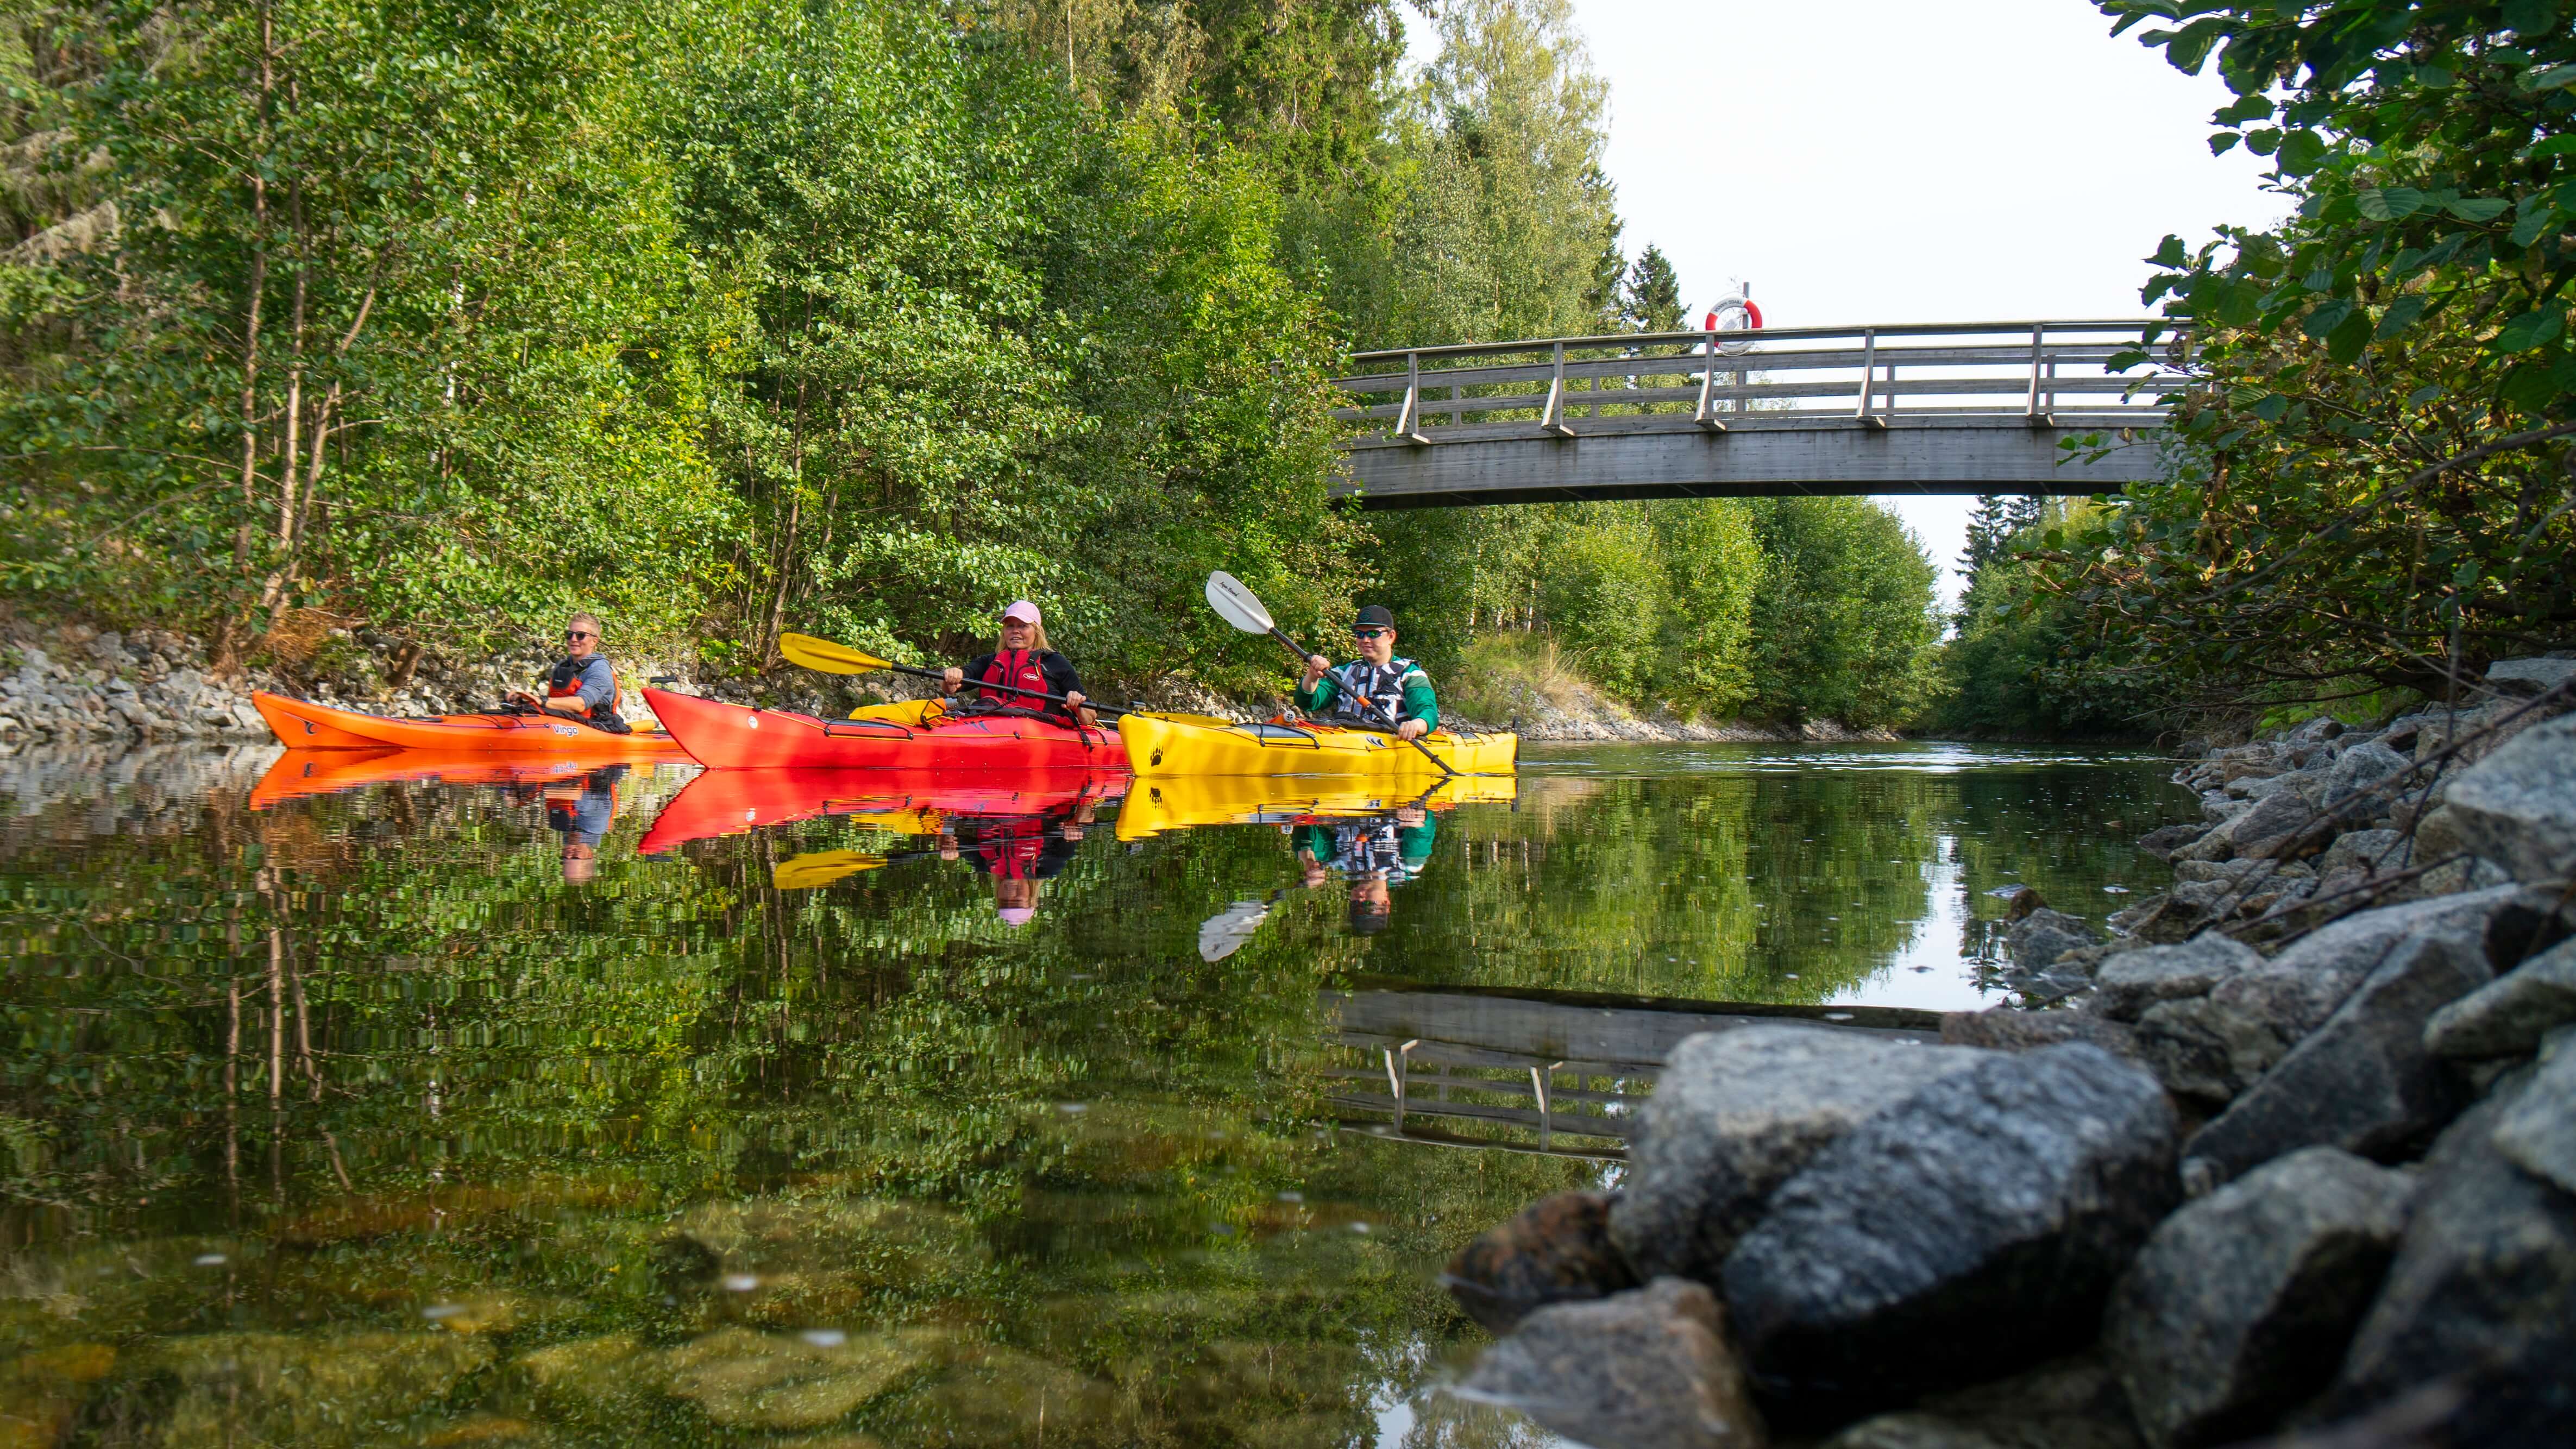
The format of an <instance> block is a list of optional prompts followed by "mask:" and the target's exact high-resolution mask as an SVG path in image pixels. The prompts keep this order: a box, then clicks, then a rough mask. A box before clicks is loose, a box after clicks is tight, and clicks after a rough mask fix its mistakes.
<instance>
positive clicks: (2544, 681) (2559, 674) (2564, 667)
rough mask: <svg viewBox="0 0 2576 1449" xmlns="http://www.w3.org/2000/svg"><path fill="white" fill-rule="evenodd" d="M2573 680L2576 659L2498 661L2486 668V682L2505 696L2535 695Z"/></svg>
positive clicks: (2575, 671)
mask: <svg viewBox="0 0 2576 1449" xmlns="http://www.w3.org/2000/svg"><path fill="white" fill-rule="evenodd" d="M2570 678H2576V659H2551V658H2548V657H2546V656H2543V657H2541V658H2537V659H2499V660H2497V661H2496V662H2495V663H2493V664H2490V665H2488V666H2487V683H2489V684H2491V685H2494V686H2496V688H2497V689H2498V690H2499V691H2501V692H2503V693H2506V694H2517V695H2526V696H2527V695H2537V694H2546V693H2548V692H2549V691H2550V690H2553V689H2556V688H2557V687H2558V686H2560V685H2562V684H2565V683H2566V682H2567V681H2568V680H2569V679H2570Z"/></svg>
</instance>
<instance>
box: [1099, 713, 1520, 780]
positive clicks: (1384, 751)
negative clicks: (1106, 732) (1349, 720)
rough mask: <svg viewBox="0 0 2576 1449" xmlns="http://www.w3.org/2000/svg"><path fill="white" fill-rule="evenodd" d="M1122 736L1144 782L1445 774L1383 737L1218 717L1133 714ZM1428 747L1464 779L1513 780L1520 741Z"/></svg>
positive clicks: (1431, 738)
mask: <svg viewBox="0 0 2576 1449" xmlns="http://www.w3.org/2000/svg"><path fill="white" fill-rule="evenodd" d="M1118 733H1119V736H1120V737H1121V738H1122V739H1124V740H1125V741H1126V742H1127V754H1128V756H1129V758H1130V759H1131V760H1132V761H1133V762H1134V766H1135V770H1136V773H1137V774H1139V775H1356V776H1361V777H1364V778H1368V779H1387V778H1402V779H1414V778H1417V777H1418V778H1421V779H1424V780H1426V781H1427V780H1431V779H1437V778H1439V777H1440V771H1439V767H1438V766H1435V765H1433V764H1432V763H1431V761H1429V760H1427V759H1425V758H1423V755H1422V751H1420V750H1417V749H1414V748H1413V747H1412V746H1410V745H1407V744H1406V743H1404V742H1403V741H1402V740H1399V739H1397V738H1396V737H1395V736H1393V735H1391V734H1388V733H1386V732H1385V731H1383V730H1362V729H1344V728H1342V727H1341V726H1339V725H1326V724H1289V723H1285V722H1282V721H1277V720H1270V721H1260V722H1254V723H1246V724H1238V723H1236V722H1235V721H1233V720H1225V719H1218V718H1216V717H1215V716H1213V715H1197V714H1131V715H1128V716H1127V717H1126V718H1124V719H1122V720H1120V721H1119V722H1118ZM1422 742H1423V744H1425V745H1426V746H1428V747H1429V748H1430V750H1431V752H1432V753H1433V754H1435V755H1438V756H1439V757H1440V759H1441V761H1442V762H1443V763H1445V764H1447V765H1448V766H1449V768H1450V769H1452V770H1455V771H1457V772H1458V773H1460V774H1462V775H1480V774H1498V773H1509V772H1510V770H1511V768H1512V762H1513V761H1514V760H1515V759H1517V758H1518V757H1519V755H1520V745H1521V741H1520V736H1518V735H1513V734H1490V735H1486V734H1466V733H1451V732H1450V731H1448V730H1434V731H1432V732H1431V733H1430V734H1428V735H1425V736H1423V740H1422Z"/></svg>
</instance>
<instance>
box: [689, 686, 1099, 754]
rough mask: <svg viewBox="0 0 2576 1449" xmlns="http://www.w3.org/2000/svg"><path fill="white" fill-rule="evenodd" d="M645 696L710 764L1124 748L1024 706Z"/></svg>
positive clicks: (1087, 751)
mask: <svg viewBox="0 0 2576 1449" xmlns="http://www.w3.org/2000/svg"><path fill="white" fill-rule="evenodd" d="M644 699H645V701H646V703H648V704H650V705H651V706H652V707H653V715H654V717H655V718H656V719H659V720H660V721H662V724H663V725H664V727H665V728H667V729H669V730H670V731H671V733H672V734H674V735H676V736H678V737H679V740H680V743H681V744H682V745H683V746H684V747H686V748H687V750H688V752H689V754H690V755H691V756H692V757H693V758H695V759H696V760H697V762H698V763H699V764H702V765H705V766H708V767H709V768H711V769H723V770H746V769H842V770H848V769H912V770H958V769H977V770H994V769H1001V770H1023V769H1034V768H1056V769H1067V768H1069V769H1077V770H1081V769H1093V770H1124V769H1126V768H1127V751H1126V748H1125V746H1123V745H1121V744H1120V743H1119V741H1118V736H1117V735H1116V734H1115V733H1113V732H1111V731H1109V730H1103V729H1077V728H1075V727H1074V726H1072V725H1066V724H1058V723H1056V722H1054V721H1053V720H1044V719H1033V718H1030V717H1028V716H1026V715H1018V714H1000V715H996V714H984V715H949V716H947V717H946V718H943V719H940V720H938V721H936V722H934V723H931V724H928V725H920V724H912V723H907V722H905V721H903V720H899V719H891V718H886V717H884V716H882V715H879V716H876V717H872V718H865V719H835V720H825V719H817V718H815V717H814V716H812V715H810V714H797V713H795V712H794V711H792V710H783V709H749V708H746V707H744V706H742V705H738V704H726V703H725V702H723V701H722V700H715V699H700V698H698V697H696V696H694V695H687V694H671V693H667V692H665V691H663V690H659V689H648V690H646V691H644Z"/></svg>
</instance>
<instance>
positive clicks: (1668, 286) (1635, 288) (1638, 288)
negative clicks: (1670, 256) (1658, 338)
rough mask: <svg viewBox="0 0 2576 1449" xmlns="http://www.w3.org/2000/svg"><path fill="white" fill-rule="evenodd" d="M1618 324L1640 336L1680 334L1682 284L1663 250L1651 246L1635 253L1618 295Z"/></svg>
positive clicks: (1647, 245) (1648, 244) (1648, 245)
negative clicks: (1623, 323)
mask: <svg viewBox="0 0 2576 1449" xmlns="http://www.w3.org/2000/svg"><path fill="white" fill-rule="evenodd" d="M1619 316H1620V320H1621V321H1623V322H1625V323H1627V324H1628V325H1629V326H1630V327H1632V328H1634V329H1636V330H1637V331H1639V332H1679V331H1681V330H1682V283H1681V278H1680V277H1679V276H1678V275H1676V274H1675V273H1674V271H1673V264H1672V262H1671V261H1669V260H1667V259H1666V258H1665V256H1664V253H1663V249H1662V248H1660V247H1658V246H1656V245H1654V244H1653V243H1652V242H1649V243H1647V244H1646V249H1645V250H1644V251H1642V252H1639V253H1637V260H1636V263H1635V265H1633V266H1631V267H1629V268H1628V280H1627V281H1626V283H1624V284H1623V286H1622V289H1621V291H1620V294H1619Z"/></svg>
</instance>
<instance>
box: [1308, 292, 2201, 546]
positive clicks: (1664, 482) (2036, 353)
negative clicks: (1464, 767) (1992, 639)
mask: <svg viewBox="0 0 2576 1449" xmlns="http://www.w3.org/2000/svg"><path fill="white" fill-rule="evenodd" d="M2148 325H2149V324H2146V323H2142V322H2134V321H2118V322H2008V323H1956V324H1937V325H1935V324H1923V325H1909V326H1904V327H1858V328H1806V329H1798V330H1794V331H1789V330H1783V331H1776V332H1760V333H1752V332H1718V333H1665V334H1656V335H1648V336H1613V337H1577V338H1562V339H1547V340H1543V341H1535V342H1508V343H1493V344H1474V345H1468V346H1459V347H1436V348H1418V349H1413V350H1409V351H1400V352H1378V353H1365V354H1361V355H1360V356H1359V357H1357V358H1355V359H1354V362H1355V363H1357V364H1360V365H1362V366H1366V367H1369V370H1368V371H1365V372H1361V373H1358V374H1355V375H1353V376H1351V377H1347V378H1343V379H1341V380H1340V382H1339V383H1338V386H1340V387H1341V388H1342V389H1343V390H1344V391H1345V392H1347V393H1349V394H1351V395H1352V397H1353V404H1352V405H1351V406H1349V407H1346V408H1343V409H1341V410H1339V412H1338V414H1337V415H1338V416H1340V417H1342V418H1344V419H1346V420H1348V421H1351V422H1354V423H1358V424H1361V425H1362V426H1363V431H1361V432H1359V433H1358V434H1356V435H1354V436H1353V437H1352V438H1350V439H1349V440H1347V441H1346V442H1345V443H1344V445H1343V449H1344V456H1345V460H1346V462H1347V463H1348V465H1349V469H1350V476H1349V478H1348V479H1347V480H1346V481H1345V482H1344V483H1342V484H1341V485H1340V486H1339V488H1338V490H1337V491H1339V492H1343V493H1357V494H1358V495H1359V496H1360V499H1361V503H1362V506H1363V507H1368V508H1422V507H1446V506H1457V505H1461V504H1484V503H1528V502H1539V501H1548V500H1570V499H1583V498H1656V497H1729V496H1735V497H1741V496H1755V495H1781V494H1798V493H2027V494H2081V493H2105V492H2115V491H2118V490H2119V489H2121V488H2124V487H2127V486H2129V485H2130V484H2134V483H2142V482H2147V481H2151V480H2153V479H2154V478H2156V477H2157V476H2159V452H2158V449H2157V447H2156V446H2155V443H2154V441H2153V439H2154V435H2155V432H2156V431H2157V430H2158V429H2160V428H2162V426H2163V425H2164V422H2165V419H2166V416H2167V413H2168V410H2169V407H2170V404H2171V402H2172V401H2173V400H2174V398H2175V397H2176V396H2178V395H2179V393H2180V392H2181V390H2182V389H2183V387H2184V386H2186V385H2187V383H2188V380H2189V379H2188V377H2187V376H2186V374H2184V373H2183V372H2182V371H2181V367H2182V363H2183V360H2184V357H2183V351H2182V347H2183V344H2181V343H2178V342H2159V343H2153V344H2151V343H2150V341H2149V339H2148V338H2147V336H2146V334H2145V329H2146V327H2147V326H2148ZM1372 364H1374V365H1373V366H1372ZM1397 364H1401V366H1400V367H1399V366H1397ZM1367 399H1376V400H1375V401H1368V400H1367ZM2086 440H2093V441H2094V442H2095V443H2096V445H2094V446H2084V445H2083V443H2084V442H2085V441H2086Z"/></svg>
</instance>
